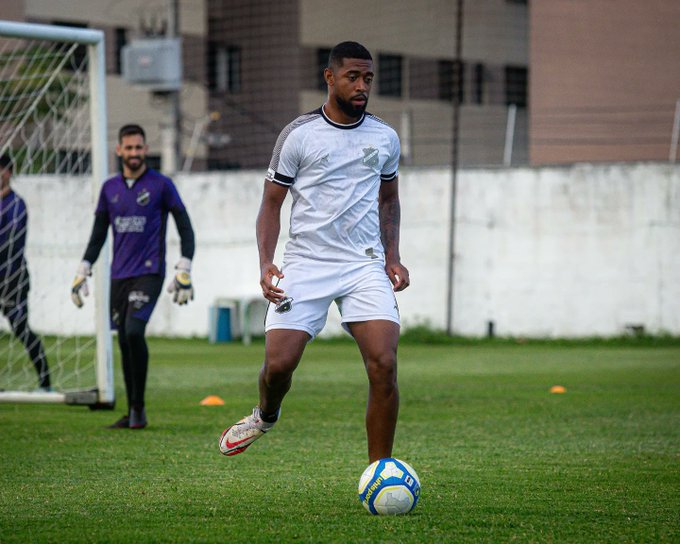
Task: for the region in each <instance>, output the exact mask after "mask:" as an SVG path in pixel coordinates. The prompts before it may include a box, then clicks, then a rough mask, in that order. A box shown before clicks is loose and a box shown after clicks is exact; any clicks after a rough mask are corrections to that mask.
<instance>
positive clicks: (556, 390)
mask: <svg viewBox="0 0 680 544" xmlns="http://www.w3.org/2000/svg"><path fill="white" fill-rule="evenodd" d="M550 392H551V393H566V392H567V388H566V387H564V386H563V385H553V386H552V387H551V388H550Z"/></svg>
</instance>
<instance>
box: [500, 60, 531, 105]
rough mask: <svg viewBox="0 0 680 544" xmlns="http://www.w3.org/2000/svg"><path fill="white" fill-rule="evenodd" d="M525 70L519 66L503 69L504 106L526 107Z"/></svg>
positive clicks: (526, 77)
mask: <svg viewBox="0 0 680 544" xmlns="http://www.w3.org/2000/svg"><path fill="white" fill-rule="evenodd" d="M527 80H528V73H527V69H526V68H524V67H521V66H506V67H505V104H506V105H510V104H515V105H516V106H517V107H518V108H526V107H527Z"/></svg>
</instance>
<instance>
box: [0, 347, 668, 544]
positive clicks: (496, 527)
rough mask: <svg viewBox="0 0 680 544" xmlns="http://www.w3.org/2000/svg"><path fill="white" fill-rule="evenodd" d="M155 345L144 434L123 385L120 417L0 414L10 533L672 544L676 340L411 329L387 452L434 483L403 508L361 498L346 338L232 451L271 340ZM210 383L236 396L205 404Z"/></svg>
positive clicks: (11, 409)
mask: <svg viewBox="0 0 680 544" xmlns="http://www.w3.org/2000/svg"><path fill="white" fill-rule="evenodd" d="M150 351H151V356H152V362H151V372H150V376H149V386H148V399H147V404H148V415H149V420H150V427H149V428H148V429H146V430H144V431H127V430H126V431H109V430H105V429H104V428H103V427H104V425H106V424H108V423H110V422H112V421H113V420H114V419H116V418H117V417H118V415H119V414H120V413H121V411H122V405H123V404H124V401H123V397H122V396H121V397H120V401H119V409H118V410H116V412H115V413H112V412H92V411H89V410H87V409H86V408H82V407H67V406H43V405H0V437H1V441H0V474H1V476H0V484H1V485H0V542H3V543H10V542H59V543H63V542H178V543H187V542H234V543H242V542H243V543H249V542H276V543H278V544H280V543H288V542H310V543H311V542H314V543H316V542H338V543H355V542H356V543H360V542H365V543H375V542H394V543H403V542H413V543H416V542H417V543H420V542H437V543H439V542H475V543H477V542H560V543H563V542H574V543H582V542H616V543H620V542H631V543H633V542H634V543H639V542H679V541H680V514H679V512H680V346H679V345H678V344H677V342H670V341H669V342H665V343H663V342H662V343H661V345H651V344H650V343H649V342H642V343H641V344H638V345H636V344H634V343H630V342H622V343H613V344H611V345H609V344H607V345H605V344H602V343H597V342H593V343H575V344H566V345H558V344H555V343H549V342H544V343H527V344H518V343H517V342H510V341H499V342H480V343H470V342H467V343H465V344H464V345H458V344H455V343H449V344H446V343H444V342H441V343H439V344H430V345H424V344H420V343H416V342H413V341H409V340H408V338H407V339H406V341H405V342H403V343H402V345H401V346H400V363H399V364H400V366H399V378H400V387H401V399H402V403H401V413H400V419H399V426H398V429H397V438H396V443H395V450H394V454H395V456H397V457H400V458H402V459H404V460H405V461H407V462H409V463H410V464H412V465H413V466H414V468H415V469H416V470H417V471H418V474H419V476H420V479H421V483H422V487H423V492H422V496H421V500H420V502H419V504H418V506H417V508H416V509H415V510H414V511H413V512H412V513H411V514H409V515H408V516H399V517H374V516H371V515H369V514H368V513H367V512H366V511H365V510H364V508H363V507H362V506H361V504H360V503H359V501H358V499H357V497H356V486H357V483H358V479H359V476H360V475H361V472H362V471H363V469H364V468H365V466H366V465H367V454H366V438H365V433H364V428H363V416H364V411H365V400H366V389H367V388H366V378H365V375H364V371H363V367H362V365H361V363H360V361H359V357H358V352H357V350H356V347H355V346H354V345H353V344H352V343H351V342H341V341H315V342H314V343H312V344H311V345H310V346H309V348H308V350H307V353H306V355H305V358H304V359H303V362H302V364H301V366H300V368H299V369H298V371H297V373H296V375H295V380H294V384H293V389H292V390H291V392H290V394H289V396H288V397H287V398H286V401H285V404H284V409H283V417H282V419H281V421H280V423H279V424H278V425H277V427H276V429H275V430H273V431H272V432H271V433H270V434H268V435H267V436H266V437H265V438H264V439H262V440H261V441H259V442H258V443H257V444H256V445H254V446H253V447H252V448H251V449H249V450H248V451H247V452H246V453H245V454H243V455H239V456H236V457H233V458H225V457H222V456H220V455H219V454H218V450H217V439H218V437H219V435H220V432H221V431H222V430H223V428H224V427H225V426H227V425H229V424H231V423H233V422H234V421H235V420H237V419H239V418H241V417H242V416H244V415H245V414H246V413H248V412H249V411H250V409H251V408H252V406H253V405H254V403H255V401H256V395H257V391H256V376H257V372H258V369H259V366H260V362H261V358H262V352H263V346H262V343H256V344H254V345H252V346H249V347H245V346H242V345H239V344H222V345H209V344H207V342H205V341H204V340H158V339H154V340H152V341H151V342H150ZM117 380H118V382H117V383H119V384H120V383H121V380H120V376H119V375H117ZM554 384H560V385H563V386H565V387H566V388H567V392H566V394H563V395H555V394H550V393H549V388H550V386H552V385H554ZM119 393H120V394H121V395H122V391H120V390H119ZM209 394H217V395H220V396H221V397H222V398H223V399H224V400H225V405H224V406H218V407H204V406H199V402H200V400H201V399H202V398H204V397H205V396H207V395H209Z"/></svg>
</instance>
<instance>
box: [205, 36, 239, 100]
mask: <svg viewBox="0 0 680 544" xmlns="http://www.w3.org/2000/svg"><path fill="white" fill-rule="evenodd" d="M208 88H209V89H210V90H211V91H217V92H228V93H238V92H240V91H241V48H240V47H238V46H234V45H229V46H226V45H218V44H215V43H211V44H209V46H208Z"/></svg>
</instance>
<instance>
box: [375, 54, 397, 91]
mask: <svg viewBox="0 0 680 544" xmlns="http://www.w3.org/2000/svg"><path fill="white" fill-rule="evenodd" d="M401 72H402V57H401V55H379V56H378V94H379V95H380V96H401Z"/></svg>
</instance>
